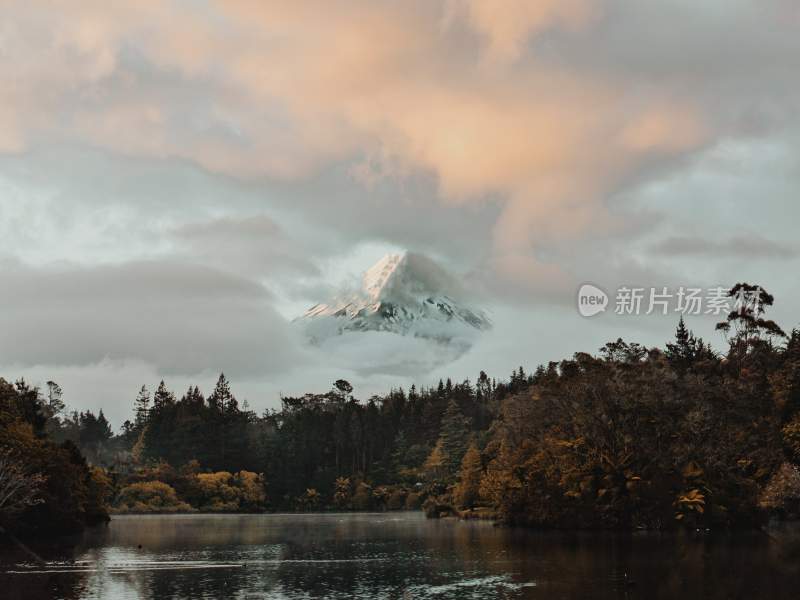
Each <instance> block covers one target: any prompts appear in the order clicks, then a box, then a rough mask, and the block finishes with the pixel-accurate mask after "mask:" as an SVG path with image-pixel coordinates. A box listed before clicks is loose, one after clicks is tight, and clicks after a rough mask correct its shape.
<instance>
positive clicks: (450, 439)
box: [439, 399, 470, 477]
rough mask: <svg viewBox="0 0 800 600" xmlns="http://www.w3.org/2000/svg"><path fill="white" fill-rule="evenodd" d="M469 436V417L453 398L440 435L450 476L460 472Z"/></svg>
mask: <svg viewBox="0 0 800 600" xmlns="http://www.w3.org/2000/svg"><path fill="white" fill-rule="evenodd" d="M469 436H470V422H469V419H467V418H466V417H465V416H464V415H463V414H462V413H461V410H460V409H459V407H458V403H457V402H456V401H455V399H451V400H450V402H449V403H448V405H447V410H446V411H445V413H444V417H442V426H441V433H440V435H439V441H441V444H442V453H443V455H444V459H443V460H444V468H445V472H446V474H447V476H448V477H452V476H454V475H455V474H456V473H457V472H458V468H459V465H460V464H461V459H462V458H463V457H464V453H465V452H466V451H467V443H468V440H469Z"/></svg>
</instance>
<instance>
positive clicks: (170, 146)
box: [0, 0, 800, 276]
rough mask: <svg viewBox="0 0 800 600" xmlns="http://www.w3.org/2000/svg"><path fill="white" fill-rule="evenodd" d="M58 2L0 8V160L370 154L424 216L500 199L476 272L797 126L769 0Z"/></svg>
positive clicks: (287, 167)
mask: <svg viewBox="0 0 800 600" xmlns="http://www.w3.org/2000/svg"><path fill="white" fill-rule="evenodd" d="M65 6H66V5H64V6H61V7H59V6H58V5H57V6H52V5H50V4H48V6H47V8H46V9H45V8H44V7H43V6H41V5H40V3H39V2H38V1H37V0H34V1H32V2H31V1H25V2H22V0H16V1H11V2H7V3H6V4H5V5H4V9H3V10H4V11H6V12H7V14H8V15H9V16H10V15H12V14H13V17H12V18H10V19H5V20H4V21H5V22H6V23H10V22H13V23H14V25H15V27H13V28H12V27H10V26H6V27H5V28H4V29H3V31H2V37H0V39H1V40H2V54H1V55H0V62H1V63H2V68H3V70H4V75H5V76H6V80H8V81H12V82H13V83H14V85H13V86H11V88H10V90H11V91H8V92H6V93H5V97H4V98H3V99H2V101H0V115H1V116H0V122H6V121H7V122H9V123H14V127H12V128H8V129H6V133H5V135H6V138H4V140H3V141H0V147H2V148H5V149H6V150H12V151H21V150H22V149H25V148H31V147H37V146H38V145H40V144H42V143H52V142H53V141H62V142H70V143H84V144H91V145H94V146H97V147H100V148H106V149H108V150H110V151H113V152H116V153H122V154H126V155H133V156H148V157H155V158H182V159H187V160H190V161H194V162H196V163H197V164H199V165H202V166H203V167H205V168H207V169H210V170H213V171H216V172H220V173H224V174H228V175H233V176H236V177H246V178H255V179H259V178H262V177H265V176H267V177H281V178H287V179H290V180H291V179H297V178H303V177H307V176H308V175H309V174H313V173H319V172H321V171H323V170H325V169H326V168H329V167H330V166H331V165H335V164H342V163H347V164H351V165H358V164H363V161H364V160H365V157H367V160H369V161H371V162H372V163H373V164H374V165H376V168H375V171H376V172H377V173H378V174H398V173H399V174H401V175H400V176H401V177H407V176H409V174H411V176H416V175H417V174H420V173H421V174H428V175H430V176H431V177H432V178H433V179H434V180H435V182H436V191H435V194H432V197H431V198H430V200H429V202H430V201H436V200H439V201H442V202H445V203H450V204H451V205H455V206H463V205H468V204H474V203H481V204H483V203H486V202H489V203H498V204H499V205H500V206H501V207H502V208H503V214H502V216H501V218H500V219H499V220H498V221H497V222H496V223H495V224H494V228H493V232H492V235H493V238H494V244H493V246H494V247H493V248H492V249H491V252H492V253H493V254H494V256H493V259H492V260H494V261H496V262H505V261H507V262H508V263H509V265H508V266H507V267H506V270H509V271H516V272H519V269H518V268H517V267H516V266H515V265H518V263H519V262H520V257H527V258H528V259H532V257H534V256H535V255H536V254H537V253H538V252H540V251H541V249H542V247H543V246H546V245H547V244H551V243H557V240H558V239H560V238H562V237H564V236H567V237H574V236H581V235H584V234H585V233H586V231H587V229H590V228H597V227H603V226H604V223H605V222H607V221H608V220H609V213H608V207H607V204H608V201H609V198H611V197H612V196H613V195H614V194H615V193H617V192H618V191H620V190H621V189H625V188H626V187H630V186H633V185H637V184H639V183H640V182H641V181H642V180H643V179H647V178H652V177H654V176H656V175H657V174H660V173H663V171H664V170H669V169H672V168H675V167H676V165H679V164H681V161H683V160H686V159H689V158H691V157H692V156H694V155H696V154H697V153H700V152H702V151H704V150H706V149H708V148H710V147H713V146H714V145H715V144H717V143H718V142H719V141H720V140H722V139H725V138H726V137H730V136H752V135H764V134H766V133H767V132H769V131H773V130H774V129H775V127H777V126H779V124H781V123H785V122H786V121H787V120H793V121H794V120H796V116H797V115H796V112H797V111H796V109H795V108H794V107H795V106H796V105H797V103H796V101H795V100H796V99H797V95H798V89H797V88H798V86H796V85H794V83H792V82H793V81H794V79H795V78H794V77H792V74H793V73H794V72H796V67H797V66H798V65H797V61H796V59H794V58H793V57H796V56H798V55H800V52H798V50H800V47H798V46H800V42H798V41H797V37H796V36H795V35H794V33H795V32H794V28H793V27H792V26H791V24H790V23H787V22H785V20H782V18H781V14H782V13H781V9H780V7H781V6H783V5H780V4H777V3H776V5H775V6H776V8H775V10H763V11H758V10H755V9H754V8H752V7H751V6H749V5H748V4H747V3H736V4H735V5H730V4H724V5H723V4H722V3H717V2H710V3H708V4H704V5H703V6H701V7H698V6H692V7H691V8H687V5H686V4H685V3H682V2H679V1H677V0H675V1H671V2H664V3H655V4H654V3H637V4H636V5H635V6H631V5H630V4H629V3H623V2H619V1H613V2H607V3H599V2H596V1H591V0H568V1H564V0H562V1H559V2H556V1H554V0H536V1H533V2H521V1H519V0H509V1H507V2H500V3H498V2H486V1H484V0H467V1H465V2H455V3H454V2H423V1H411V2H406V3H390V2H361V1H357V0H346V1H344V2H341V3H336V4H332V3H329V2H307V3H302V4H297V3H289V2H285V1H281V0H262V1H258V2H255V1H253V0H235V1H227V2H220V1H212V2H208V3H205V4H203V5H202V7H196V9H195V10H191V11H190V10H186V5H185V3H183V2H178V1H168V2H154V1H145V2H120V3H113V4H109V3H105V2H95V1H90V2H85V3H81V5H80V7H75V6H69V7H65ZM783 10H785V6H784V7H783ZM653 23H658V24H659V25H658V27H657V28H653V27H652V24H653ZM676 30H680V31H682V34H681V38H680V40H677V38H675V37H674V33H673V32H674V31H676ZM765 32H769V35H766V34H765ZM721 49H724V50H725V51H724V52H723V51H722V50H721ZM701 75H702V76H701ZM778 92H780V93H778ZM436 197H438V198H436ZM528 272H529V273H530V275H531V276H533V275H535V273H536V272H537V270H536V269H528Z"/></svg>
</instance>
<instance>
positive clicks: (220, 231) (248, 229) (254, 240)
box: [172, 215, 320, 277]
mask: <svg viewBox="0 0 800 600" xmlns="http://www.w3.org/2000/svg"><path fill="white" fill-rule="evenodd" d="M172 235H173V236H174V237H175V238H176V239H177V240H178V242H179V243H180V244H183V245H185V246H186V248H187V250H188V251H189V252H190V255H191V256H193V257H200V259H201V260H202V261H203V263H204V264H212V265H216V266H218V267H221V268H229V269H231V270H233V271H244V272H245V273H249V274H251V275H254V276H262V277H263V276H273V277H275V276H277V275H281V274H285V273H290V274H301V275H305V276H318V275H319V274H320V273H319V269H318V268H317V267H316V265H315V264H314V263H313V262H311V261H310V260H309V259H308V258H307V257H306V256H305V249H304V248H303V247H302V246H301V245H300V244H298V243H297V242H296V241H295V240H293V239H291V238H290V237H289V236H288V235H287V234H286V232H285V231H284V230H283V229H282V228H281V227H280V226H279V225H278V224H277V223H276V222H275V221H274V220H273V219H272V218H270V217H268V216H266V215H254V216H249V217H241V218H234V217H223V218H219V219H214V220H211V221H203V222H199V223H187V224H184V225H180V226H178V227H177V228H176V229H174V230H173V232H172Z"/></svg>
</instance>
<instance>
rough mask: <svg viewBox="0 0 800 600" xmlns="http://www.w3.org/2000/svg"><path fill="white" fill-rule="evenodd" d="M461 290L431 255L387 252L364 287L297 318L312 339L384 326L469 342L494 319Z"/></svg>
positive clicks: (366, 276) (435, 338)
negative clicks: (470, 304)
mask: <svg viewBox="0 0 800 600" xmlns="http://www.w3.org/2000/svg"><path fill="white" fill-rule="evenodd" d="M461 296H463V292H462V290H461V286H460V284H459V282H458V281H457V280H456V279H455V278H454V277H452V276H451V275H449V274H448V273H447V272H446V271H445V270H444V269H442V268H441V267H440V266H439V265H437V264H436V263H435V262H434V261H432V260H431V259H429V258H427V257H426V256H424V255H421V254H416V253H411V252H405V253H403V254H388V255H386V256H384V257H383V258H381V259H380V260H379V261H378V262H377V263H375V264H374V265H373V266H372V267H370V268H369V269H367V271H366V272H365V273H364V276H363V279H362V286H361V289H360V290H358V291H356V292H354V293H350V294H345V295H343V296H340V297H338V298H336V299H334V300H333V301H331V302H329V303H324V304H316V305H314V306H313V307H311V308H310V309H308V310H307V311H306V313H305V314H304V315H303V316H302V317H301V318H300V319H298V320H297V321H299V322H300V323H302V324H303V325H304V326H305V327H306V330H307V333H308V335H309V337H310V338H311V339H312V340H313V341H320V340H323V339H327V338H330V337H331V336H334V335H341V334H344V333H345V332H359V331H362V332H363V331H380V332H389V333H395V334H400V335H413V336H414V337H420V338H427V339H430V340H433V341H436V342H438V343H441V344H451V343H457V344H459V345H460V346H464V344H465V343H466V342H465V340H467V339H468V338H470V337H472V336H473V335H475V334H476V333H478V332H480V331H484V330H486V329H489V328H490V327H491V321H490V320H489V318H488V317H487V316H486V314H485V313H484V312H483V311H481V310H478V309H474V308H471V307H468V306H467V305H466V304H464V302H463V301H462V300H460V297H461ZM466 347H469V344H468V343H467V344H466Z"/></svg>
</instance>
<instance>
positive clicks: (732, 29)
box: [0, 0, 800, 426]
mask: <svg viewBox="0 0 800 600" xmlns="http://www.w3.org/2000/svg"><path fill="white" fill-rule="evenodd" d="M799 28H800V5H798V3H797V2H796V1H794V0H752V1H745V0H703V1H702V2H696V1H689V0H658V1H655V0H637V1H635V2H634V1H623V0H609V1H602V0H505V1H500V0H461V1H459V0H449V1H436V0H419V1H417V0H406V1H404V2H396V1H389V0H385V1H384V0H369V1H366V0H365V1H351V0H342V1H332V0H325V1H320V2H316V1H310V0H307V1H298V0H293V1H291V2H288V1H287V2H280V1H272V0H224V1H223V0H135V1H134V0H130V1H120V2H113V3H111V2H107V1H106V0H96V1H95V0H85V1H81V2H49V1H48V2H45V1H44V0H5V1H4V2H2V3H0V82H2V84H1V85H0V282H1V283H0V375H1V376H4V377H6V378H7V379H16V378H18V377H22V376H24V377H25V378H27V379H29V380H30V381H31V382H33V383H35V384H39V385H42V384H44V383H45V382H46V381H47V380H48V379H54V380H56V381H58V382H59V383H60V384H61V385H62V387H63V388H64V390H65V399H66V400H67V402H68V404H70V406H72V407H74V408H78V409H85V408H92V409H95V410H96V409H99V408H103V409H104V411H105V412H106V413H107V414H108V415H109V416H110V417H111V418H112V420H113V421H114V425H115V426H116V425H118V424H119V422H120V421H121V420H122V419H123V418H126V417H127V416H128V415H129V411H130V404H131V402H132V400H133V398H134V396H135V394H136V391H137V389H138V387H139V386H141V385H142V384H148V385H149V386H154V385H156V384H157V383H158V381H159V380H160V379H161V378H164V379H165V380H166V381H167V383H168V384H169V386H170V387H172V388H174V389H176V391H178V392H182V391H183V389H184V388H185V387H186V386H187V385H188V384H189V383H195V382H196V383H198V384H200V385H201V386H202V387H205V388H206V390H207V389H208V388H209V386H210V385H211V383H212V382H213V379H214V378H215V375H216V374H217V373H218V372H219V371H221V370H224V371H225V372H226V374H228V375H229V377H230V378H231V380H232V384H233V390H234V392H235V393H237V395H238V396H239V398H240V399H244V398H247V399H248V401H249V402H250V404H251V406H253V407H255V408H257V409H259V410H261V409H263V408H266V407H274V406H276V405H277V403H278V398H279V394H280V393H287V394H288V393H300V392H303V391H324V390H326V389H328V387H329V386H330V382H331V381H333V380H334V379H337V378H340V377H344V378H347V379H350V380H351V381H352V382H353V383H354V385H355V387H356V394H357V395H359V396H360V397H367V396H368V395H370V394H372V393H377V392H380V391H385V390H387V389H388V388H389V387H391V386H398V385H403V386H408V384H409V383H410V382H411V381H416V382H417V383H421V384H428V383H431V382H434V381H436V380H438V378H439V377H440V376H442V375H445V376H447V375H451V376H453V377H454V378H456V379H462V378H465V377H471V378H474V377H475V375H477V373H478V371H479V370H480V369H484V370H487V371H488V372H489V373H490V375H493V376H496V377H506V376H507V374H508V373H509V372H510V370H511V369H512V368H514V367H515V366H517V365H520V364H522V365H525V366H526V367H531V368H532V367H535V366H536V365H537V364H538V363H541V362H547V361H548V360H558V359H561V358H564V357H568V356H570V355H571V354H572V353H573V352H575V351H578V350H585V351H589V352H596V351H597V349H598V347H599V346H600V345H602V344H603V343H604V342H605V341H607V340H609V339H612V338H616V337H618V336H623V337H625V338H626V339H631V340H635V341H640V342H642V343H644V344H646V345H654V344H663V342H664V341H665V340H667V339H668V338H670V337H671V335H672V332H673V330H674V326H675V323H676V321H677V315H676V314H673V313H671V314H670V315H669V316H667V317H663V316H654V315H651V316H630V315H627V316H615V315H613V314H611V313H613V306H611V307H610V310H608V311H607V312H606V313H605V314H601V315H598V316H596V317H593V318H591V319H587V318H583V317H581V316H579V315H578V313H577V310H576V307H575V303H576V291H577V289H578V287H579V285H580V284H581V283H583V282H592V283H594V284H596V285H599V286H600V287H602V288H604V289H606V290H608V291H609V292H610V293H611V294H612V296H613V294H614V293H615V290H616V289H617V288H618V287H620V286H622V285H628V286H643V287H649V286H657V287H659V288H661V287H664V286H666V287H669V288H671V289H674V288H678V287H679V286H696V287H703V288H707V287H711V286H718V285H723V286H730V285H732V284H733V283H735V282H736V281H741V280H747V281H751V282H757V283H760V284H761V285H763V286H765V287H766V288H767V289H768V290H769V291H770V292H772V293H773V294H775V296H776V306H775V308H774V311H773V315H774V316H775V318H776V319H778V320H779V322H780V323H781V324H782V325H783V326H784V328H786V329H791V327H792V326H794V325H796V324H797V323H798V321H800V318H798V315H797V314H796V311H795V307H796V306H797V305H798V303H797V297H798V296H797V294H798V293H800V284H798V281H797V277H796V276H795V273H796V272H797V267H798V252H800V243H798V236H797V227H798V225H797V223H798V219H800V203H799V202H798V190H800V152H799V150H800V114H798V113H800V77H798V73H800V36H799V35H797V32H798V29H799ZM404 249H408V250H412V251H415V252H420V253H424V254H427V255H428V256H430V257H431V258H433V259H434V260H436V261H438V262H439V263H440V264H441V265H442V266H443V267H445V268H446V269H447V270H449V271H450V272H451V273H452V274H453V275H455V276H456V277H459V278H461V279H462V280H463V282H464V284H465V287H466V288H467V289H469V290H470V293H471V294H472V295H473V302H474V303H476V304H477V305H480V306H482V307H483V308H485V309H486V310H487V311H489V312H490V313H491V315H492V318H493V320H494V322H495V328H494V329H493V330H492V332H490V333H487V334H486V335H484V336H483V337H482V338H481V340H480V341H479V342H478V343H477V344H475V346H473V348H472V349H471V350H470V352H468V353H467V354H465V355H464V356H462V357H461V358H460V359H458V360H457V361H456V362H454V363H452V364H449V365H446V366H444V367H436V368H435V369H433V370H429V369H425V368H422V367H419V368H417V370H416V372H409V373H405V374H403V375H398V374H397V373H396V372H383V373H382V372H374V371H370V372H368V373H367V372H365V371H364V369H363V368H362V367H363V361H364V360H367V358H368V356H369V355H370V354H371V353H372V352H373V348H372V346H371V344H374V343H375V340H370V341H369V343H365V344H364V347H363V348H361V349H360V350H359V349H355V350H354V349H353V348H350V349H349V350H348V351H347V352H341V353H339V352H334V353H330V352H326V353H322V352H319V351H318V350H316V349H314V348H309V347H307V346H306V345H304V343H303V341H302V339H300V338H299V336H298V335H297V332H296V331H295V329H296V328H295V327H293V326H292V325H291V323H290V321H291V319H292V318H294V317H296V316H297V315H299V314H302V312H303V311H304V310H305V309H306V308H307V307H308V306H309V305H311V304H313V303H315V302H317V301H320V300H325V299H326V298H327V297H329V296H330V294H331V293H333V292H334V291H335V289H337V287H338V286H339V285H341V284H342V283H343V282H346V281H351V280H353V279H354V278H355V277H357V276H358V274H359V273H360V272H361V271H363V270H364V269H365V268H367V267H369V266H370V265H371V264H372V263H373V262H375V261H376V260H377V259H379V258H380V257H381V256H382V255H383V254H385V253H386V252H389V251H398V250H404ZM611 302H612V304H613V302H614V300H613V298H612V300H611ZM716 320H717V319H715V318H714V317H713V316H711V315H709V316H690V317H688V318H687V321H688V322H689V326H690V327H691V328H693V329H695V330H696V331H698V332H699V333H701V334H702V335H704V336H706V337H707V338H708V339H709V340H711V341H713V342H714V343H715V344H716V345H717V346H718V347H721V345H722V343H723V340H721V339H720V338H719V337H718V336H716V335H715V334H714V333H713V324H714V322H715V321H716ZM393 351H396V352H397V353H399V354H402V353H404V352H405V353H409V354H415V358H419V355H418V354H416V353H417V352H418V349H417V348H415V347H414V345H413V344H407V343H404V344H401V345H398V346H397V348H396V350H393ZM401 358H402V357H401Z"/></svg>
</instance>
